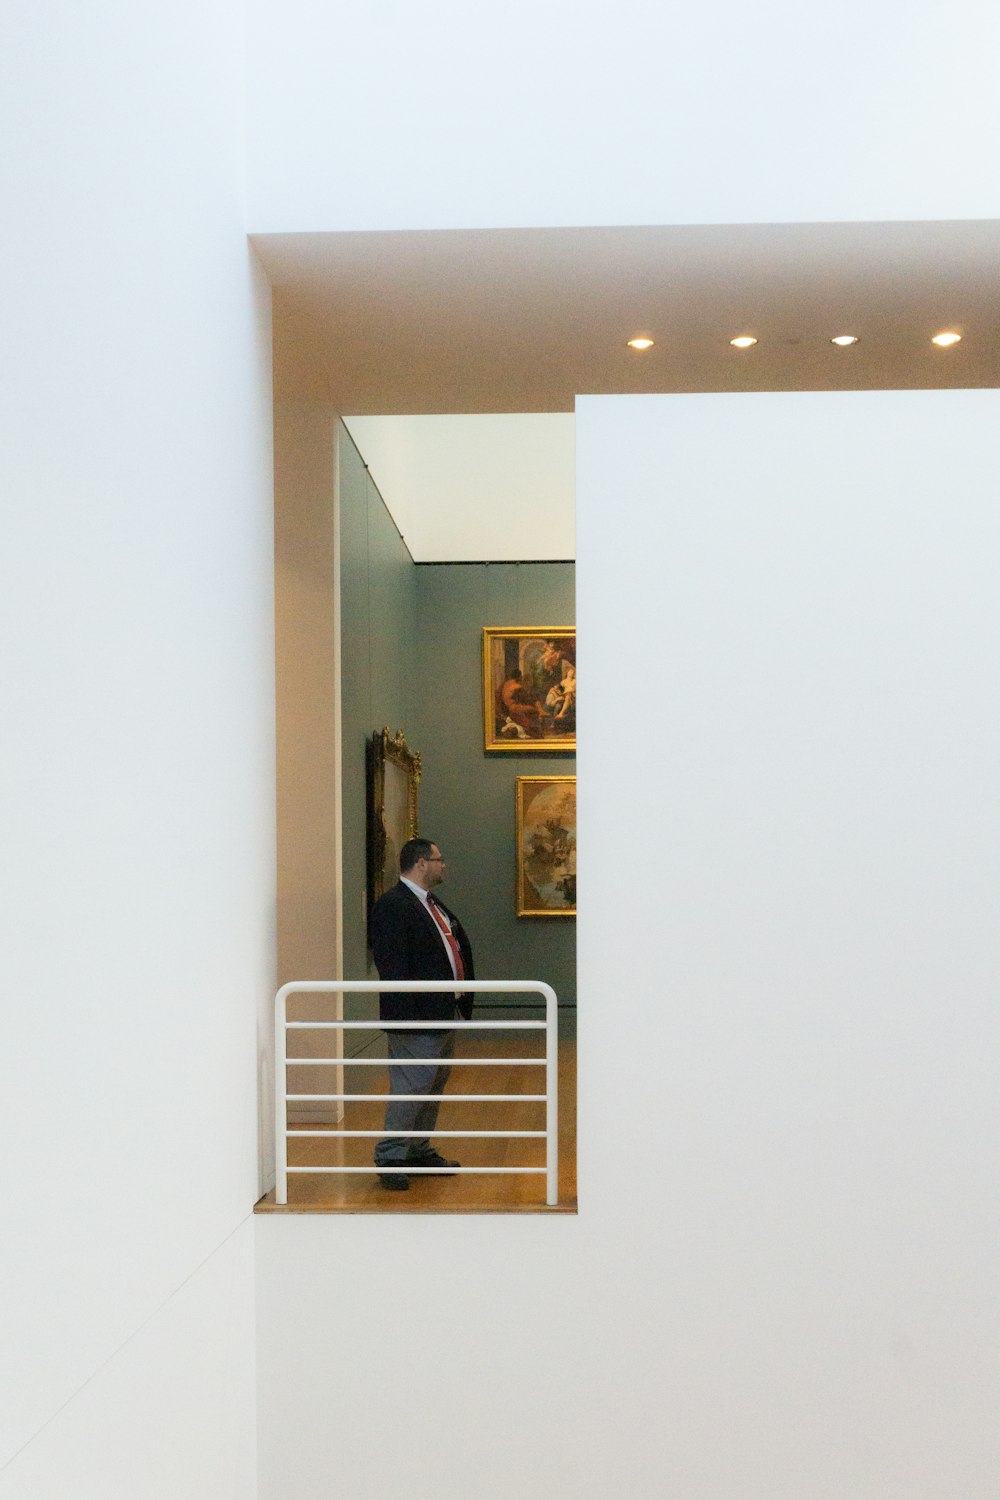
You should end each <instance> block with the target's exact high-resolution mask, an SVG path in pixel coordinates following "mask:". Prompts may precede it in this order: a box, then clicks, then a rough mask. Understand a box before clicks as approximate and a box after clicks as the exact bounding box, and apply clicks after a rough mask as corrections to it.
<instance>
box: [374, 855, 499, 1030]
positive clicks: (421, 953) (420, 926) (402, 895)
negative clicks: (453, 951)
mask: <svg viewBox="0 0 1000 1500" xmlns="http://www.w3.org/2000/svg"><path fill="white" fill-rule="evenodd" d="M434 899H435V900H437V897H435V898H434ZM438 905H439V906H441V907H442V908H443V909H444V911H445V912H447V914H448V916H449V917H450V918H451V926H452V931H453V933H454V934H455V937H456V938H457V939H458V946H459V950H460V952H461V954H462V963H463V965H464V968H465V977H466V979H475V977H476V976H475V972H474V970H473V966H472V948H471V946H470V944H469V939H468V937H467V936H466V932H465V928H464V927H463V926H462V924H461V922H460V921H459V920H458V918H457V917H456V916H455V913H454V912H453V911H451V910H450V908H449V907H447V906H445V904H444V902H443V901H438ZM372 952H373V953H374V955H375V966H376V968H377V969H378V977H379V978H380V979H450V980H452V982H453V983H454V975H453V974H452V972H451V964H450V962H449V960H448V954H447V952H446V951H445V946H444V941H443V939H442V937H441V933H440V931H439V930H438V928H437V924H436V923H435V921H434V918H433V917H432V916H431V914H430V912H429V911H428V910H427V909H426V907H425V906H424V903H423V902H422V901H421V900H420V897H419V896H415V895H414V894H413V892H412V891H411V890H410V888H409V886H406V885H404V884H403V882H402V881H400V882H399V883H398V885H394V886H393V887H392V889H391V890H389V891H386V893H385V895H384V896H380V897H379V899H378V900H377V901H376V902H375V905H374V906H373V907H372ZM454 993H455V992H454V990H446V991H442V993H441V994H439V995H407V994H405V993H404V994H394V993H392V992H391V991H386V992H385V993H384V994H382V995H381V996H380V997H379V1015H380V1016H381V1018H382V1020H383V1021H450V1020H452V1018H453V1017H454V1015H455V1010H456V1001H455V999H454ZM457 1009H458V1013H459V1015H460V1016H464V1017H465V1019H466V1020H468V1019H469V1017H470V1016H471V1015H472V996H471V995H463V996H462V998H461V999H460V1000H459V1001H458V1002H457Z"/></svg>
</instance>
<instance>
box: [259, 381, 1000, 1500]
mask: <svg viewBox="0 0 1000 1500" xmlns="http://www.w3.org/2000/svg"><path fill="white" fill-rule="evenodd" d="M998 417H1000V399H998V397H997V395H996V394H995V393H993V392H986V391H982V392H971V393H970V392H951V393H930V392H920V393H883V392H880V393H874V394H869V393H866V394H847V395H844V394H835V395H809V394H806V395H779V396H770V395H739V396H728V395H727V396H675V397H606V398H598V397H592V398H591V397H588V398H586V399H584V400H581V401H580V402H579V404H578V415H577V422H578V445H577V460H578V484H579V491H578V493H579V507H578V570H579V576H578V582H579V611H580V613H579V634H580V659H581V663H582V666H583V675H584V679H585V681H588V680H589V681H591V682H593V684H594V690H593V692H592V693H585V694H584V706H583V712H582V714H581V721H580V765H579V776H580V798H581V800H580V842H581V848H582V849H583V850H584V858H583V862H582V865H581V872H580V948H579V961H580V968H579V976H580V1009H579V1029H580V1085H579V1113H580V1212H579V1216H578V1218H571V1217H559V1218H544V1217H537V1216H531V1217H518V1216H514V1217H501V1218H490V1217H488V1216H485V1217H479V1216H475V1217H453V1216H447V1217H444V1218H440V1217H426V1218H414V1217H410V1216H398V1217H396V1218H394V1219H393V1221H392V1222H389V1221H388V1220H385V1219H373V1218H371V1217H367V1216H355V1217H340V1218H338V1217H333V1218H322V1217H319V1216H313V1215H301V1216H289V1217H285V1218H279V1217H277V1216H266V1217H264V1216H261V1217H260V1218H259V1219H258V1220H257V1222H256V1225H255V1230H256V1235H257V1269H258V1278H259V1289H260V1324H259V1342H258V1372H259V1392H260V1419H261V1420H260V1434H261V1470H260V1487H261V1490H260V1492H261V1495H262V1497H263V1500H284V1497H285V1496H287V1495H290V1494H294V1495H296V1496H297V1497H298V1500H326V1497H327V1496H328V1495H329V1494H330V1492H331V1488H335V1489H337V1490H339V1491H342V1492H343V1493H344V1494H350V1495H357V1496H372V1497H375V1496H382V1495H387V1494H394V1493H397V1492H400V1491H403V1490H405V1492H406V1493H407V1495H408V1496H409V1497H411V1500H439V1497H441V1496H442V1495H448V1496H451V1495H456V1496H459V1495H460V1496H465V1495H475V1496H476V1497H477V1500H509V1497H510V1496H511V1495H518V1496H523V1497H524V1500H547V1497H550V1496H553V1495H572V1496H580V1497H593V1500H604V1497H606V1496H608V1495H623V1496H629V1497H635V1500H661V1497H663V1496H683V1497H684V1500H719V1497H720V1496H739V1497H741V1500H802V1496H803V1495H804V1494H808V1495H809V1496H810V1497H811V1500H843V1497H844V1496H846V1495H850V1496H854V1497H857V1500H913V1497H914V1496H920V1497H921V1500H954V1497H955V1496H959V1495H960V1496H962V1497H963V1500H994V1497H995V1494H996V1476H997V1473H998V1470H1000V1429H998V1426H997V1422H996V1411H997V1409H998V1405H1000V1369H998V1365H997V1359H996V1348H997V1342H998V1336H1000V1326H998V1323H1000V1317H998V1307H1000V1299H998V1296H997V1292H998V1286H997V1279H998V1277H997V1266H996V1253H995V1242H996V1212H995V1204H996V1192H997V1180H996V1179H997V1167H996V1161H997V1157H996V1150H995V1141H996V1138H997V1133H998V1128H1000V1105H998V1102H997V1094H996V1086H995V1079H996V1072H997V1064H998V1055H997V1054H998V1043H1000V1036H998V1027H1000V1022H998V1015H997V1008H996V1003H995V987H996V975H997V964H998V957H1000V955H998V951H997V950H998V937H997V924H996V920H995V904H996V879H997V858H996V850H997V848H998V847H1000V828H998V821H1000V817H998V802H997V797H996V774H997V772H996V767H997V764H998V758H1000V743H998V741H1000V703H998V687H997V681H996V672H995V669H994V664H995V661H996V658H997V655H998V650H1000V600H998V595H997V590H996V586H995V579H996V575H997V568H998V562H1000V512H998V509H997V504H996V494H997V480H998V460H997V456H996V451H995V446H996V445H995V432H996V428H997V421H998ZM623 745H624V746H625V747H626V748H627V752H628V753H627V755H626V758H625V762H624V764H625V767H626V769H625V770H623V769H622V767H623ZM587 851H590V853H589V854H588V853H587ZM331 1348H336V1350H337V1358H336V1360H335V1361H331V1356H330V1350H331Z"/></svg>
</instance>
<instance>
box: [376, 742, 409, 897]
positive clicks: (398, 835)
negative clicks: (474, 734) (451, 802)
mask: <svg viewBox="0 0 1000 1500" xmlns="http://www.w3.org/2000/svg"><path fill="white" fill-rule="evenodd" d="M419 797H420V756H419V755H418V754H417V752H416V751H415V750H411V749H410V747H409V745H408V744H407V743H406V736H405V735H404V734H403V731H402V730H401V729H399V730H397V731H396V734H395V735H390V733H389V731H388V729H381V730H378V731H376V733H375V734H373V735H372V737H371V739H370V740H369V742H368V906H369V910H370V909H371V907H372V906H373V905H374V903H375V902H376V901H377V900H378V898H379V896H381V895H382V893H383V891H386V890H388V889H389V887H390V886H392V885H395V884H396V881H397V880H398V879H399V851H400V850H401V849H402V847H403V845H404V844H405V843H406V841H407V839H413V838H416V836H417V833H418V831H419V826H420V823H419V816H418V808H419Z"/></svg>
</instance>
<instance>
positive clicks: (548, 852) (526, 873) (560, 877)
mask: <svg viewBox="0 0 1000 1500" xmlns="http://www.w3.org/2000/svg"><path fill="white" fill-rule="evenodd" d="M515 785H516V801H515V845H516V851H517V877H516V878H517V895H516V901H517V915H518V916H519V917H575V916H576V777H575V776H519V777H518V778H517V781H516V784H515Z"/></svg>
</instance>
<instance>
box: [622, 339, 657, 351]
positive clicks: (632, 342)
mask: <svg viewBox="0 0 1000 1500" xmlns="http://www.w3.org/2000/svg"><path fill="white" fill-rule="evenodd" d="M655 342H656V341H655V339H647V338H639V339H629V341H628V347H629V348H630V349H652V347H653V344H654V343H655Z"/></svg>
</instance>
